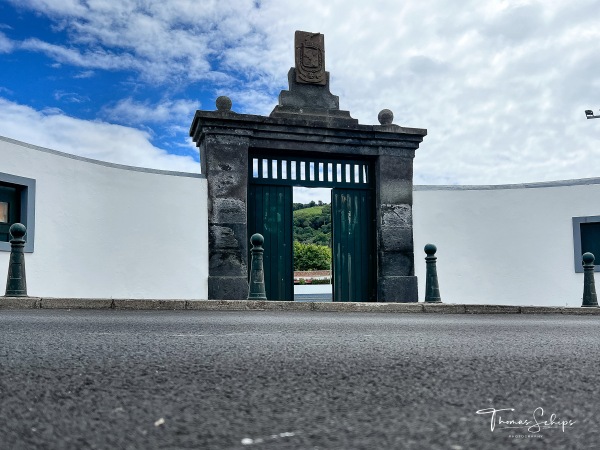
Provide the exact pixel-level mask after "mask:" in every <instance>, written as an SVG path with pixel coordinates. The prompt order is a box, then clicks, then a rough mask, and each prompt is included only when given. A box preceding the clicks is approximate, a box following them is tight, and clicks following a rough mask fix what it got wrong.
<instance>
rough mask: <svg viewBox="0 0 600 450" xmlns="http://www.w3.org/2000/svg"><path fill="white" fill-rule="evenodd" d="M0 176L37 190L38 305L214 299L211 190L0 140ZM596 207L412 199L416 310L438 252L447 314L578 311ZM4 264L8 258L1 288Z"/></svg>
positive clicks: (489, 196)
mask: <svg viewBox="0 0 600 450" xmlns="http://www.w3.org/2000/svg"><path fill="white" fill-rule="evenodd" d="M0 172H4V173H9V174H11V175H16V176H21V177H27V178H33V179H35V180H36V183H37V186H36V231H35V251H34V253H28V254H26V267H27V283H28V293H29V294H30V295H32V296H46V297H82V298H89V297H113V298H165V299H168V298H184V299H205V298H206V297H207V280H208V235H207V209H206V202H207V186H206V179H205V178H198V175H196V174H181V173H174V172H160V171H145V170H141V169H136V168H131V167H126V166H117V165H112V164H107V163H101V162H98V161H92V160H86V159H82V158H78V157H73V156H71V155H66V154H63V153H59V152H55V151H52V150H47V149H43V148H40V147H35V146H32V145H28V144H24V143H20V142H17V141H13V140H10V139H6V138H1V137H0ZM599 198H600V179H593V180H575V181H572V182H557V183H539V184H533V185H523V186H515V185H511V186H495V187H490V186H487V187H486V186H479V187H477V186H475V187H443V186H439V187H433V186H422V187H420V186H417V187H415V192H414V208H413V213H414V217H413V221H414V242H415V271H416V274H417V276H418V278H419V296H420V300H421V301H423V299H424V290H425V261H424V257H425V254H424V252H423V247H424V246H425V244H426V243H428V242H431V243H433V244H435V245H437V247H438V253H437V256H438V264H437V266H438V275H439V283H440V290H441V294H442V299H443V301H444V302H446V303H469V304H473V303H480V304H481V303H485V304H518V305H555V306H564V305H569V306H580V305H581V297H582V292H583V274H581V273H575V270H574V265H573V230H572V218H573V217H581V216H598V215H600V203H599V202H598V199H599ZM8 257H9V253H8V252H0V277H1V278H0V280H2V283H4V280H5V277H6V269H7V267H8ZM3 288H4V286H3V285H2V292H1V294H3V293H4V292H3V290H4V289H3ZM312 288H316V289H319V290H321V289H323V290H326V289H329V288H330V287H329V286H318V287H317V286H314V287H312ZM1 294H0V295H1Z"/></svg>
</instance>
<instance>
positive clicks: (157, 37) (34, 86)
mask: <svg viewBox="0 0 600 450" xmlns="http://www.w3.org/2000/svg"><path fill="white" fill-rule="evenodd" d="M599 22H600V0H578V1H577V2H572V1H567V0H564V1H563V0H546V1H533V0H531V1H529V0H523V1H517V0H515V1H502V0H489V1H486V2H480V1H468V0H465V1H463V2H448V1H443V0H428V1H423V2H410V1H398V0H374V1H372V2H364V1H351V0H345V1H342V0H330V1H327V2H323V1H316V0H304V1H296V0H289V1H277V0H264V1H253V0H230V1H226V2H225V1H221V2H218V1H207V0H170V1H155V0H120V1H118V2H117V1H110V0H85V1H84V0H0V73H1V74H2V75H1V76H0V135H3V136H7V137H11V138H14V139H18V140H22V141H25V142H28V143H32V144H36V145H42V146H45V147H49V148H53V149H56V150H59V151H64V152H68V153H74V154H79V155H83V156H87V157H91V158H96V159H101V160H106V161H111V162H116V163H122V164H129V165H135V166H142V167H152V168H159V169H167V170H180V171H189V172H193V171H196V172H197V171H199V170H200V169H199V164H198V152H197V149H196V148H195V147H194V145H193V143H192V142H191V140H190V138H189V137H188V129H189V125H190V123H191V120H192V118H193V115H194V112H195V110H196V109H206V110H213V109H215V107H214V100H215V99H216V97H217V96H218V95H228V96H230V97H231V99H232V100H233V104H234V105H233V109H234V110H235V111H237V112H241V113H250V114H264V115H268V114H269V112H270V111H271V110H272V109H273V107H274V106H275V104H276V103H277V96H278V94H279V91H280V90H281V89H285V88H286V87H287V86H286V84H287V78H286V74H287V71H288V69H289V67H290V66H292V65H293V38H294V31H295V30H298V29H299V30H306V31H318V32H322V33H324V34H325V47H326V67H327V70H329V71H330V73H331V90H332V92H333V93H334V94H336V95H339V96H340V106H341V108H342V109H346V110H349V111H350V112H351V114H352V116H353V117H355V118H357V119H359V121H360V123H363V124H373V123H377V114H378V112H379V111H380V110H381V109H383V108H389V109H391V110H392V111H394V115H395V120H394V122H395V123H397V124H399V125H403V126H412V127H418V128H427V129H428V133H429V134H428V136H427V137H426V138H425V141H424V142H423V144H422V146H421V148H420V149H419V150H418V151H417V156H416V158H415V182H416V183H417V184H502V183H519V182H534V181H550V180H560V179H571V178H586V177H598V176H600V145H599V143H600V119H598V120H586V119H585V116H584V112H583V111H584V110H585V109H593V110H594V111H596V112H597V111H598V110H600V95H599V92H600V27H598V23H599Z"/></svg>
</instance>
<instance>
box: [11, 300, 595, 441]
mask: <svg viewBox="0 0 600 450" xmlns="http://www.w3.org/2000/svg"><path fill="white" fill-rule="evenodd" d="M599 328H600V319H599V318H597V317H580V316H561V315H546V316H542V315H540V316H525V315H496V316H494V315H479V316H470V315H437V314H375V313H363V314H356V313H354V314H353V313H316V312H312V313H299V312H292V313H284V312H281V313H279V312H260V311H248V312H200V311H173V312H170V311H117V310H109V311H66V310H62V311H57V310H55V311H50V310H29V311H0V400H1V403H0V448H2V449H11V450H12V449H36V448H50V449H82V448H95V449H115V448H119V449H158V448H168V449H212V448H214V449H221V448H222V449H252V450H254V449H378V448H398V449H405V448H407V449H453V450H460V449H473V448H477V449H503V448H540V449H541V448H578V449H585V448H597V444H598V441H599V439H598V432H599V431H600V429H599V427H600V426H599V425H598V421H597V416H598V404H599V403H598V402H599V400H598V399H599V398H600V383H599V380H598V374H597V372H598V361H599V360H600V339H598V337H599V333H598V330H599ZM490 408H495V409H496V410H503V411H498V412H496V414H495V415H494V417H492V412H491V411H492V410H491V409H490ZM540 408H543V411H540ZM477 411H480V414H477ZM552 414H554V416H552ZM534 421H535V423H534ZM544 421H545V422H546V425H551V427H550V428H545V427H544ZM527 422H529V423H527ZM511 424H512V425H511ZM523 424H525V425H523ZM536 424H537V425H536ZM492 426H493V427H494V431H492V430H491V428H492ZM509 426H520V427H521V428H515V429H509V428H506V427H509ZM515 436H516V437H515Z"/></svg>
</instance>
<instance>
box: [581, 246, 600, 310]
mask: <svg viewBox="0 0 600 450" xmlns="http://www.w3.org/2000/svg"><path fill="white" fill-rule="evenodd" d="M582 259H583V302H582V303H581V306H596V307H597V306H598V298H597V297H596V284H595V281H594V259H595V258H594V255H593V254H592V253H589V252H587V253H584V254H583V256H582Z"/></svg>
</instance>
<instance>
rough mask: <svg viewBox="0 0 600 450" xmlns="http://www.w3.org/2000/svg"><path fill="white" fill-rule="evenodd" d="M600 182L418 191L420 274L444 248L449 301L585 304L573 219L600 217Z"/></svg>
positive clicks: (440, 264) (440, 266)
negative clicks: (428, 250)
mask: <svg viewBox="0 0 600 450" xmlns="http://www.w3.org/2000/svg"><path fill="white" fill-rule="evenodd" d="M598 199H600V179H590V180H574V181H565V182H556V183H538V184H530V185H509V186H479V187H478V186H473V187H468V186H464V187H442V186H440V187H435V186H417V187H415V192H414V208H413V214H414V242H415V271H416V274H417V276H418V279H419V298H420V300H421V301H422V300H423V299H424V291H425V260H424V258H425V253H424V252H423V247H424V246H425V244H427V243H428V242H431V243H433V244H435V245H436V246H437V247H438V252H437V257H438V261H437V270H438V278H439V284H440V292H441V296H442V301H444V302H447V303H471V304H473V303H478V304H483V303H485V304H507V305H510V304H512V305H551V306H565V305H569V306H581V298H582V294H583V274H582V273H575V269H574V249H573V225H572V218H573V217H580V216H598V215H600V202H599V200H598Z"/></svg>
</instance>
